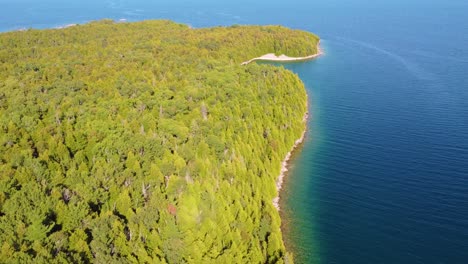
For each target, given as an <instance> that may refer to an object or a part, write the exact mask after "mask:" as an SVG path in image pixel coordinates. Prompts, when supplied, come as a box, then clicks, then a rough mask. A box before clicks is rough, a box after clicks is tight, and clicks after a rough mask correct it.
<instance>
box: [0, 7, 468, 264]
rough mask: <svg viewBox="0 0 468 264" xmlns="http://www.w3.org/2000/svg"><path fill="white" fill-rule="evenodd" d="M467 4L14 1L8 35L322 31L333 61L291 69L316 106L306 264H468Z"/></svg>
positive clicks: (299, 188)
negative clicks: (43, 31) (108, 27)
mask: <svg viewBox="0 0 468 264" xmlns="http://www.w3.org/2000/svg"><path fill="white" fill-rule="evenodd" d="M323 2H325V1H323ZM465 2H466V1H461V0H458V1H457V0H453V1H450V3H446V2H444V1H419V0H414V1H398V0H395V1H391V3H384V2H383V1H370V0H343V1H337V0H334V1H326V2H325V3H322V2H319V1H315V0H311V1H305V0H291V1H288V2H286V3H285V2H283V1H266V0H259V1H256V2H255V3H251V2H248V1H245V0H240V1H236V2H233V1H223V2H221V1H210V0H202V1H188V0H186V1H181V0H175V1H171V3H170V4H169V3H159V1H141V0H140V1H123V0H121V1H119V0H114V1H100V0H94V1H89V0H86V1H70V0H62V1H58V0H43V1H31V0H17V1H5V0H0V31H7V30H15V29H20V28H29V27H34V28H50V27H58V26H63V25H66V24H71V23H84V22H86V21H89V20H93V19H101V18H112V19H116V20H118V19H127V20H129V21H136V20H142V19H157V18H168V19H173V20H176V21H178V22H182V23H187V24H191V25H192V26H195V27H204V26H215V25H230V24H282V25H286V26H289V27H293V28H299V29H304V30H309V31H312V32H314V33H317V34H318V35H320V36H321V37H322V39H323V43H322V46H323V48H324V49H325V52H326V54H325V55H324V56H322V57H320V58H319V59H317V60H315V61H312V62H307V63H295V64H287V65H286V67H288V68H290V69H291V70H293V71H295V72H296V73H298V74H299V76H300V77H301V79H302V80H303V81H304V82H305V84H306V86H307V89H308V92H309V97H310V101H311V106H310V108H311V109H310V111H311V118H310V120H309V128H308V129H309V132H308V137H307V140H306V142H305V144H304V145H303V148H302V149H301V151H300V152H298V153H296V155H295V158H294V160H293V163H292V168H291V170H290V175H289V176H288V178H287V181H286V185H285V189H284V192H283V193H282V208H283V211H282V215H283V219H284V222H285V231H286V232H285V235H286V242H287V245H288V247H289V248H291V249H292V250H293V251H294V252H295V255H296V261H297V262H299V263H468V20H467V19H466V14H468V3H465ZM0 48H1V47H0Z"/></svg>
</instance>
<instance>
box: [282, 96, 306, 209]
mask: <svg viewBox="0 0 468 264" xmlns="http://www.w3.org/2000/svg"><path fill="white" fill-rule="evenodd" d="M306 99H307V105H306V107H307V110H306V112H305V113H304V117H303V118H302V122H303V123H305V124H306V125H305V127H304V131H302V134H301V136H300V137H299V138H298V139H297V140H296V141H295V142H294V145H293V146H292V148H291V150H290V151H288V153H286V156H285V157H284V159H283V161H282V162H281V171H280V175H279V176H278V178H277V179H276V190H277V192H278V195H277V196H276V197H275V198H273V206H274V207H275V208H276V210H278V212H279V211H280V205H279V201H280V193H281V189H282V188H283V182H284V177H286V173H287V172H288V170H289V169H288V167H289V160H290V159H291V156H292V154H293V153H294V151H295V150H296V149H297V148H298V147H299V145H301V144H302V142H304V138H305V135H306V132H307V120H308V119H309V110H308V109H309V97H308V95H307V94H306Z"/></svg>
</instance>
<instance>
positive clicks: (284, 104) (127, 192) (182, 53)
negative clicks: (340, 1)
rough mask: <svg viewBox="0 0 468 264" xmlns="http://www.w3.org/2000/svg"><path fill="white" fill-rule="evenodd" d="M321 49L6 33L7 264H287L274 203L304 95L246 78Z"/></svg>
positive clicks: (300, 36)
mask: <svg viewBox="0 0 468 264" xmlns="http://www.w3.org/2000/svg"><path fill="white" fill-rule="evenodd" d="M318 42H319V38H318V37H317V36H315V35H313V34H311V33H308V32H304V31H300V30H292V29H288V28H285V27H281V26H232V27H215V28H202V29H193V28H190V27H189V26H187V25H183V24H178V23H174V22H171V21H166V20H158V21H143V22H137V23H125V22H124V23H116V22H114V21H111V20H103V21H97V22H92V23H89V24H85V25H74V26H71V27H66V28H62V29H50V30H26V31H21V32H8V33H2V34H0V46H1V47H2V49H1V50H0V129H1V130H2V132H1V133H0V175H1V176H0V245H1V250H0V259H2V261H4V262H24V263H29V262H44V263H47V262H51V261H56V262H72V263H89V262H96V263H127V262H139V263H145V262H148V263H183V262H189V263H291V262H292V261H293V257H292V255H291V254H290V253H288V252H287V251H286V249H285V246H284V243H283V239H282V234H281V230H280V224H281V219H280V217H279V213H278V211H277V210H276V209H275V206H274V204H273V203H272V201H273V200H274V199H275V197H277V196H278V189H277V188H276V183H277V181H278V180H281V179H278V175H282V173H284V169H285V166H284V162H286V161H285V160H284V157H286V158H288V153H289V152H290V151H291V147H292V146H294V145H295V144H298V141H297V140H298V139H300V138H302V136H303V133H304V130H305V126H306V124H305V122H304V115H305V114H306V113H307V94H306V91H305V88H304V85H303V83H302V82H301V80H300V79H299V78H298V77H297V75H295V74H293V73H292V72H290V71H288V70H286V69H284V68H281V67H275V66H272V65H263V64H262V65H260V64H256V63H250V64H247V63H245V65H241V64H242V62H251V61H255V60H258V59H259V58H263V59H265V58H266V59H268V58H270V59H275V60H286V61H287V60H291V58H308V56H310V55H311V54H318V53H319V51H318ZM269 53H274V54H286V55H287V56H291V58H289V57H285V56H286V55H285V56H280V57H273V56H272V55H268V56H267V57H265V56H263V57H259V56H261V54H269ZM313 56H316V55H313ZM250 58H256V59H253V60H252V59H251V60H250V61H248V60H249V59H250ZM309 58H310V57H309ZM282 164H283V166H282Z"/></svg>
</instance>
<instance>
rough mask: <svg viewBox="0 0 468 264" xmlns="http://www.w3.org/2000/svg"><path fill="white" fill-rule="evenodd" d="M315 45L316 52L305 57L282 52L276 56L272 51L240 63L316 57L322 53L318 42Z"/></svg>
mask: <svg viewBox="0 0 468 264" xmlns="http://www.w3.org/2000/svg"><path fill="white" fill-rule="evenodd" d="M317 46H318V50H317V53H316V54H313V55H310V56H306V57H289V56H286V55H284V54H283V55H280V56H276V55H275V54H274V53H268V54H265V55H263V56H260V57H257V58H253V59H251V60H248V61H244V62H243V63H241V65H247V64H249V63H251V62H254V61H276V62H294V61H305V60H311V59H314V58H317V57H318V56H320V55H322V54H323V51H322V49H321V48H320V42H319V43H318V45H317Z"/></svg>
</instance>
